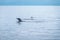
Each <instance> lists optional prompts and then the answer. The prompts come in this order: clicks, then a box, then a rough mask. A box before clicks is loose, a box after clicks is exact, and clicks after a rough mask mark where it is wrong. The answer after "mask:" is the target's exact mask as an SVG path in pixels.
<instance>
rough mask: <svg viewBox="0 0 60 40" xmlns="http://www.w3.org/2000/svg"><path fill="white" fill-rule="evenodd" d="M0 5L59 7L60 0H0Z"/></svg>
mask: <svg viewBox="0 0 60 40" xmlns="http://www.w3.org/2000/svg"><path fill="white" fill-rule="evenodd" d="M0 5H60V0H0Z"/></svg>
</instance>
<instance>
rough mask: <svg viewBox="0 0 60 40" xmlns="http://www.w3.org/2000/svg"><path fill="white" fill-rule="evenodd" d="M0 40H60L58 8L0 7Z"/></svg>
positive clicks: (59, 7)
mask: <svg viewBox="0 0 60 40" xmlns="http://www.w3.org/2000/svg"><path fill="white" fill-rule="evenodd" d="M31 16H33V17H34V18H33V19H34V20H24V19H30V17H31ZM17 17H19V18H21V19H22V20H23V21H26V22H21V23H17V19H16V18H17ZM28 21H29V22H28ZM0 40H60V6H36V7H35V6H16V7H15V6H0Z"/></svg>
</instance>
